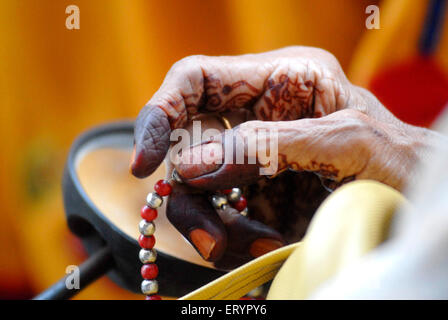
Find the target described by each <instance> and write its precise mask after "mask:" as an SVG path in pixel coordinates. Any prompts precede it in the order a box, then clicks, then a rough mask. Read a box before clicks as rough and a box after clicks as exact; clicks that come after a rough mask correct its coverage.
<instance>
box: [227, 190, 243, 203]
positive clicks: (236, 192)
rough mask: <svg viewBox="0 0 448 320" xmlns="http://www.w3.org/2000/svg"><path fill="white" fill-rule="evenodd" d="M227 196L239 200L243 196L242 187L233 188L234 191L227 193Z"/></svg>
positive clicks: (231, 199)
mask: <svg viewBox="0 0 448 320" xmlns="http://www.w3.org/2000/svg"><path fill="white" fill-rule="evenodd" d="M227 198H228V199H229V201H231V202H237V201H238V200H240V198H241V189H240V188H233V189H232V191H230V193H229V194H228V195H227Z"/></svg>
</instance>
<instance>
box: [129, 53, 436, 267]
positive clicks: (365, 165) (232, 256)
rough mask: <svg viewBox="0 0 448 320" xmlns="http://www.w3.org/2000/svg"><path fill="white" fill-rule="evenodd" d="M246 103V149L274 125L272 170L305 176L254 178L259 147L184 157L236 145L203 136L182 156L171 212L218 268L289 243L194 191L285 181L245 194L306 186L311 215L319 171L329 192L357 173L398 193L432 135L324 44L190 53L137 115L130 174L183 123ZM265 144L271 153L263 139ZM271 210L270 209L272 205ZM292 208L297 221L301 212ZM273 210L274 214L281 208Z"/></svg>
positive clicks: (241, 129)
mask: <svg viewBox="0 0 448 320" xmlns="http://www.w3.org/2000/svg"><path fill="white" fill-rule="evenodd" d="M243 109H244V110H248V112H249V113H250V115H251V116H249V119H251V118H254V119H257V120H255V121H247V122H243V123H241V124H240V125H239V126H237V127H235V128H234V129H233V131H234V135H235V136H237V137H240V138H241V141H244V143H243V148H244V150H245V152H246V153H245V154H247V148H248V146H249V145H251V144H254V143H257V139H258V138H257V135H253V132H259V131H260V130H264V129H265V130H271V129H275V130H277V132H278V159H279V163H278V169H277V171H282V170H284V169H286V168H288V169H292V170H294V171H297V172H302V174H299V175H295V176H293V177H292V176H291V174H289V175H287V178H283V177H282V176H279V177H278V178H276V179H273V180H276V181H277V182H268V183H266V182H260V174H259V167H260V163H262V161H259V160H261V159H259V158H258V156H259V153H257V154H256V156H257V159H256V160H257V161H256V164H255V165H249V164H247V163H245V164H240V165H235V164H228V163H223V164H222V163H220V162H222V161H220V160H222V159H221V158H219V159H218V158H217V159H216V160H217V161H216V162H215V163H212V165H210V163H207V164H205V163H200V164H190V163H189V162H188V161H187V160H188V159H189V157H191V155H193V154H195V153H196V152H200V153H201V154H204V152H205V153H208V154H214V155H215V156H216V155H219V154H220V153H219V152H217V151H219V150H221V151H222V150H224V151H225V150H226V148H227V149H228V148H234V146H233V145H232V146H230V145H229V144H227V143H226V142H225V141H224V140H225V139H220V138H219V137H215V139H214V141H213V142H212V143H210V141H207V142H204V146H205V148H201V149H198V147H197V146H196V147H192V148H191V149H190V150H187V151H186V152H183V153H182V156H181V157H180V158H179V159H178V160H179V163H178V164H177V165H176V169H177V171H178V173H179V174H180V175H181V176H182V178H183V180H184V182H185V184H184V185H182V186H177V187H176V188H175V190H174V192H173V194H172V196H171V197H170V200H169V203H168V211H167V215H168V218H169V219H170V221H171V222H172V223H173V224H174V225H175V227H176V228H177V229H178V230H179V231H180V232H181V233H182V234H183V235H184V236H185V237H186V238H187V239H189V240H190V241H191V242H192V243H193V245H194V246H195V247H196V248H197V249H198V251H199V252H200V253H201V255H202V256H203V257H204V258H205V259H207V260H210V261H217V262H218V263H220V264H221V266H224V267H231V266H233V265H235V264H238V263H241V262H244V261H245V260H247V259H248V258H250V257H251V256H252V257H253V256H257V255H259V254H260V253H265V252H267V251H269V250H272V249H275V248H278V247H279V246H281V245H282V244H284V243H285V239H284V237H283V236H282V235H281V234H280V233H279V232H278V231H275V230H274V229H273V228H270V227H268V226H266V224H263V223H260V222H259V221H254V220H249V219H247V218H245V217H243V216H241V215H237V214H235V213H234V212H229V213H220V215H217V214H216V212H215V210H214V209H213V208H212V207H211V205H210V203H209V200H208V199H207V196H206V195H205V194H204V192H199V191H197V189H202V190H204V189H205V190H217V189H224V188H229V187H233V186H241V185H252V186H253V183H255V182H258V185H260V183H261V184H262V185H264V186H265V187H266V185H267V186H268V187H269V186H271V187H272V185H275V183H277V184H279V185H282V183H285V182H281V180H282V179H290V180H288V181H289V182H288V185H289V186H290V187H291V188H295V189H290V188H286V189H285V188H284V187H283V189H284V192H283V194H280V193H279V194H275V193H273V194H263V195H262V193H261V191H260V190H263V188H260V187H258V189H257V188H252V189H251V190H252V191H250V192H252V193H251V194H252V198H251V199H258V200H257V201H258V204H259V201H262V200H260V197H261V196H263V197H269V196H270V197H272V198H273V199H284V198H285V193H286V194H289V195H291V194H295V193H296V191H297V190H298V189H300V188H301V186H303V185H305V186H306V190H307V191H309V192H305V193H306V194H307V196H306V197H304V196H303V194H302V198H301V203H302V205H304V206H305V207H306V208H305V209H303V210H302V211H303V212H307V213H306V215H310V213H309V212H311V211H312V212H314V210H315V208H317V206H318V205H319V203H320V201H322V199H323V198H324V197H325V196H326V191H325V190H324V189H323V188H322V187H321V186H320V185H318V184H316V179H317V178H316V175H317V176H318V177H319V178H320V179H321V181H322V182H323V183H324V185H325V186H326V187H327V189H328V188H329V189H333V188H335V187H336V186H337V185H339V184H341V183H343V182H346V181H351V180H354V179H375V180H378V181H381V182H383V183H386V184H388V185H390V186H392V187H395V188H397V189H401V188H402V187H403V185H404V183H405V182H406V180H407V178H408V176H409V174H410V172H411V169H412V168H413V166H414V164H415V163H416V162H417V161H418V160H420V158H421V156H422V153H423V152H422V151H421V147H422V146H425V145H426V140H427V135H428V131H427V130H424V129H421V128H415V127H412V126H409V125H406V124H404V123H403V122H401V121H399V120H398V119H397V118H395V117H394V116H393V115H392V114H391V113H390V112H389V111H388V110H387V109H386V108H384V106H382V105H381V103H380V102H379V101H378V100H377V99H376V98H375V97H374V96H373V95H372V94H370V93H369V92H368V91H366V90H364V89H361V88H358V87H356V86H354V85H352V84H351V83H350V82H349V81H348V80H347V78H346V77H345V75H344V72H343V71H342V69H341V67H340V65H339V63H338V61H337V60H336V58H335V57H334V56H333V55H331V54H330V53H328V52H326V51H324V50H321V49H316V48H308V47H291V48H285V49H281V50H276V51H272V52H268V53H262V54H251V55H243V56H235V57H206V56H192V57H188V58H185V59H183V60H181V61H179V62H177V63H176V64H175V65H174V66H173V67H172V68H171V70H170V71H169V72H168V74H167V76H166V78H165V80H164V82H163V84H162V86H161V88H160V89H159V90H158V91H157V92H156V93H155V94H154V96H153V97H152V98H151V100H150V101H149V102H148V104H147V105H146V106H145V108H143V110H142V111H141V112H140V114H139V116H138V119H137V121H136V125H135V153H134V154H135V155H134V158H133V160H132V166H131V168H132V172H133V174H134V175H135V176H137V177H140V178H144V177H146V176H148V175H150V174H151V173H152V172H153V171H154V170H155V169H156V168H157V167H158V166H159V165H160V163H161V162H162V161H163V159H164V158H165V156H166V154H167V152H168V149H169V147H170V133H171V130H173V129H175V128H181V127H185V126H186V125H187V124H189V123H190V121H191V119H192V118H193V117H196V116H198V115H200V114H203V113H220V114H222V113H227V114H229V113H230V114H232V113H236V112H237V111H238V110H243ZM266 149H268V151H269V144H268V146H267V148H266ZM198 150H199V151H198ZM204 150H205V151H204ZM264 151H266V150H264ZM218 160H219V161H218ZM303 172H305V173H303ZM309 172H312V173H314V174H315V175H313V174H309ZM291 179H292V180H291ZM191 187H196V189H192V188H191ZM249 189H250V188H249ZM257 190H258V191H257ZM272 190H277V191H278V190H280V191H281V188H280V189H278V188H277V189H276V188H272ZM285 190H286V191H285ZM302 191H303V190H302ZM298 196H299V195H297V194H296V196H295V197H292V198H291V197H290V196H289V197H286V198H287V200H286V201H289V204H291V203H292V202H294V200H295V199H297V197H298ZM286 198H285V199H286ZM251 199H249V200H251ZM268 200H269V201H270V202H271V203H272V202H273V201H274V200H272V199H268ZM307 202H308V203H307ZM256 204H257V203H255V200H254V201H252V203H251V202H249V208H250V210H251V212H252V210H254V211H255V212H254V213H253V214H254V216H262V217H266V216H269V214H267V213H264V214H261V215H260V214H259V213H258V212H257V208H258V207H260V206H259V205H258V206H257V205H256ZM294 206H295V207H297V203H294ZM299 206H300V205H299ZM270 208H271V209H272V210H274V211H275V210H276V208H278V206H276V207H274V206H271V207H270ZM230 210H231V209H230ZM258 211H263V210H260V209H259V208H258ZM292 211H294V212H295V214H296V216H295V217H294V218H295V219H296V220H297V219H298V216H300V210H299V212H297V210H292ZM312 212H311V214H312ZM283 214H285V215H288V214H289V212H288V213H287V212H283ZM272 216H275V217H277V218H278V217H279V213H275V214H274V215H271V217H272ZM280 216H281V214H280ZM261 220H263V219H261ZM264 220H266V221H267V220H269V219H264ZM298 220H300V219H298ZM308 220H309V219H308V218H307V219H305V221H308ZM266 221H265V222H266ZM303 223H304V222H303V221H302V224H303ZM305 224H306V222H305ZM271 225H274V226H275V223H271ZM303 228H304V227H303V226H302V227H299V229H303ZM277 230H278V228H277ZM280 231H282V230H280ZM283 233H284V232H283V231H282V234H283Z"/></svg>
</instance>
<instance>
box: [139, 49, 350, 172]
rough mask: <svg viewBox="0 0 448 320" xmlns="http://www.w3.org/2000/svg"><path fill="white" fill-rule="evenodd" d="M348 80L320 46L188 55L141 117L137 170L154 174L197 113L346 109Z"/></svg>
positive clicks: (287, 116) (281, 115) (308, 113)
mask: <svg viewBox="0 0 448 320" xmlns="http://www.w3.org/2000/svg"><path fill="white" fill-rule="evenodd" d="M346 82H347V80H346V78H345V76H344V75H343V73H342V71H340V67H339V64H338V62H337V60H336V59H335V58H334V57H332V56H331V55H330V54H328V53H326V52H325V51H323V50H319V49H314V48H306V47H297V48H285V49H281V50H276V51H272V52H267V53H261V54H252V55H243V56H235V57H206V56H191V57H187V58H185V59H182V60H181V61H179V62H177V63H176V64H174V65H173V67H172V68H171V69H170V71H169V72H168V74H167V76H166V78H165V80H164V82H163V84H162V86H161V88H160V89H159V90H158V91H157V92H156V94H155V95H154V96H153V97H152V98H151V100H150V101H149V102H148V104H147V106H146V107H145V108H144V109H143V110H142V112H141V113H140V115H139V117H138V120H137V123H136V128H135V151H134V154H135V156H134V159H133V161H132V172H133V173H134V175H136V176H137V177H145V176H147V175H149V174H150V173H152V172H153V171H154V170H155V168H157V166H158V164H160V161H161V159H163V158H164V156H165V155H166V152H167V149H168V145H169V141H168V138H167V137H168V136H169V132H170V128H171V129H173V128H179V127H183V126H184V125H185V124H186V123H187V121H188V119H189V118H190V117H191V116H192V115H196V114H198V113H204V112H225V111H229V110H230V111H232V110H236V109H240V108H254V112H255V114H256V116H257V118H258V119H262V120H291V119H299V118H302V117H313V116H321V115H325V114H328V113H330V112H332V111H334V110H339V109H342V108H344V106H345V104H346V100H347V97H349V94H348V93H347V92H346V91H347V90H345V89H343V88H348V86H347V85H346V84H347V83H348V82H347V83H346ZM260 97H262V98H260ZM254 105H255V107H254ZM159 109H160V110H162V111H163V112H164V113H165V115H166V117H165V116H163V114H162V113H161V112H160V110H159ZM159 120H160V121H161V122H159ZM168 123H169V126H168Z"/></svg>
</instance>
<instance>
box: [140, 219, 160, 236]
mask: <svg viewBox="0 0 448 320" xmlns="http://www.w3.org/2000/svg"><path fill="white" fill-rule="evenodd" d="M138 229H139V230H140V233H141V234H142V235H144V236H152V235H153V234H154V231H156V226H155V224H154V223H152V222H149V221H146V220H141V221H140V223H139V224H138Z"/></svg>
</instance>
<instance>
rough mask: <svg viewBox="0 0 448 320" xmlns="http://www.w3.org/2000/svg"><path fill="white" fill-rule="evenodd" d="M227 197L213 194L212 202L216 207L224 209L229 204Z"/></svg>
mask: <svg viewBox="0 0 448 320" xmlns="http://www.w3.org/2000/svg"><path fill="white" fill-rule="evenodd" d="M227 203H228V202H227V198H226V197H225V196H221V195H214V196H212V204H213V207H214V208H215V209H223V208H224V206H225V205H227Z"/></svg>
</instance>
